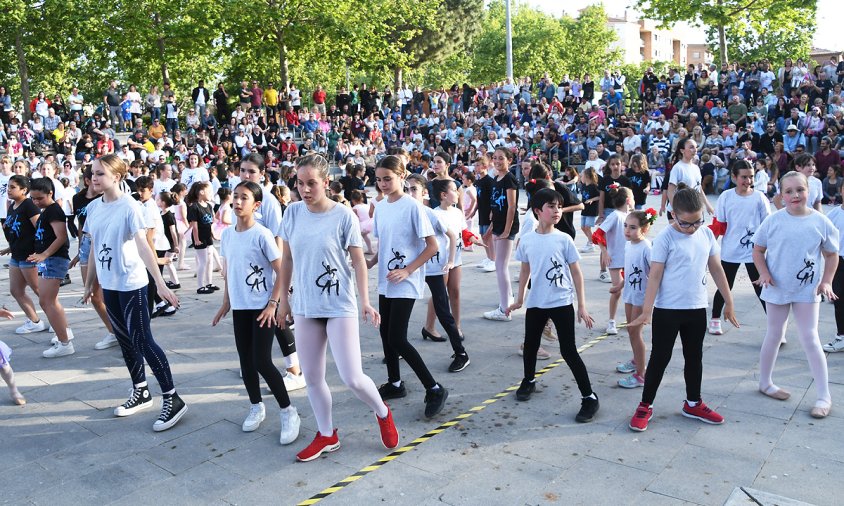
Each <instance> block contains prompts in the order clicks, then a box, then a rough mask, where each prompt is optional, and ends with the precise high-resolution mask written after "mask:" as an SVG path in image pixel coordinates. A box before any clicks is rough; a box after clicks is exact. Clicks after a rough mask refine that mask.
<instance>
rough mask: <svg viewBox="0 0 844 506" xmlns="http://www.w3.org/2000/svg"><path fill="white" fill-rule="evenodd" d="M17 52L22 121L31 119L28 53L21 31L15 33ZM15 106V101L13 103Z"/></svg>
mask: <svg viewBox="0 0 844 506" xmlns="http://www.w3.org/2000/svg"><path fill="white" fill-rule="evenodd" d="M15 54H17V57H18V75H20V79H21V99H22V100H23V111H21V118H23V119H22V121H28V120H29V100H30V97H29V64H27V62H26V53H24V51H23V40H22V37H21V32H20V31H17V32H16V33H15ZM12 106H13V107H14V103H13V104H12Z"/></svg>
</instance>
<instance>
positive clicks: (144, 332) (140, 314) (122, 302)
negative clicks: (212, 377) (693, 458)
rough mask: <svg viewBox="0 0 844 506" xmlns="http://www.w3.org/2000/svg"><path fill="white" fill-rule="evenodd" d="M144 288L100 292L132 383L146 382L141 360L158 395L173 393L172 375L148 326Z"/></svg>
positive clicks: (164, 356) (165, 358)
mask: <svg viewBox="0 0 844 506" xmlns="http://www.w3.org/2000/svg"><path fill="white" fill-rule="evenodd" d="M147 301H148V295H147V287H146V286H144V287H142V288H139V289H137V290H132V291H130V292H119V291H117V290H106V289H105V288H104V289H103V302H105V306H106V311H107V312H108V319H109V320H110V321H111V325H112V327H114V335H115V337H117V342H118V343H120V349H121V350H122V351H123V361H124V362H126V368H127V369H129V375H130V376H131V377H132V383H133V384H135V385H137V384H139V383H143V382H144V381H146V371H145V370H144V359H146V361H147V364H149V367H150V369H152V373H153V374H154V375H155V379H157V380H158V385H159V386H160V387H161V392H162V393H166V392H170V391H172V390H174V388H175V387H174V385H173V375H172V374H171V373H170V364H169V363H168V362H167V356H166V355H165V354H164V350H162V349H161V347H160V346H158V344H156V342H155V339H153V337H152V331H151V330H150V324H149V306H148V305H147Z"/></svg>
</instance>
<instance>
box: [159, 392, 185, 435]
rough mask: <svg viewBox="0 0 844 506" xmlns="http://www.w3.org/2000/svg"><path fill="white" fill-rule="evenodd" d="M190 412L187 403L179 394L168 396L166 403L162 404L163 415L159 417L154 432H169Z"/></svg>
mask: <svg viewBox="0 0 844 506" xmlns="http://www.w3.org/2000/svg"><path fill="white" fill-rule="evenodd" d="M187 412H188V406H187V404H185V401H183V400H182V398H181V397H179V394H173V395H166V396H164V401H163V402H162V403H161V414H160V415H158V420H156V421H155V423H154V424H153V425H152V430H154V431H155V432H161V431H163V430H167V429H169V428H171V427H173V426H174V425H176V424H177V423H179V420H181V419H182V417H183V416H185V413H187Z"/></svg>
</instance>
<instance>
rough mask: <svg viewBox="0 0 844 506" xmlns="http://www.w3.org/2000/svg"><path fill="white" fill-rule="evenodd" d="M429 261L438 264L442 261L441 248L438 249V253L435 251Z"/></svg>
mask: <svg viewBox="0 0 844 506" xmlns="http://www.w3.org/2000/svg"><path fill="white" fill-rule="evenodd" d="M428 263H432V264H438V263H440V250H437V252H436V253H434V256H432V257H431V258H430V259H429V260H428Z"/></svg>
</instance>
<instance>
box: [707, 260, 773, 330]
mask: <svg viewBox="0 0 844 506" xmlns="http://www.w3.org/2000/svg"><path fill="white" fill-rule="evenodd" d="M721 267H723V268H724V274H726V275H727V284H729V285H730V289H731V290H732V288H733V283H734V282H735V280H736V274H738V270H739V267H741V264H734V263H732V262H725V261H723V260H721ZM744 268H745V269H746V270H747V275H748V276H749V277H750V281H751V283H752V282H753V281H756V280H757V279H759V271H757V270H756V265H754V263H753V262H750V263H746V264H744ZM753 290H754V291H755V292H756V297H757V298H758V299H759V302H761V303H762V309H763V310H764V309H765V301H764V300H762V297H761V296H762V287H761V286H756V285H753ZM723 309H724V296H723V295H721V291H720V290H719V291H717V292H715V299H714V300H713V301H712V318H721V310H723Z"/></svg>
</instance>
